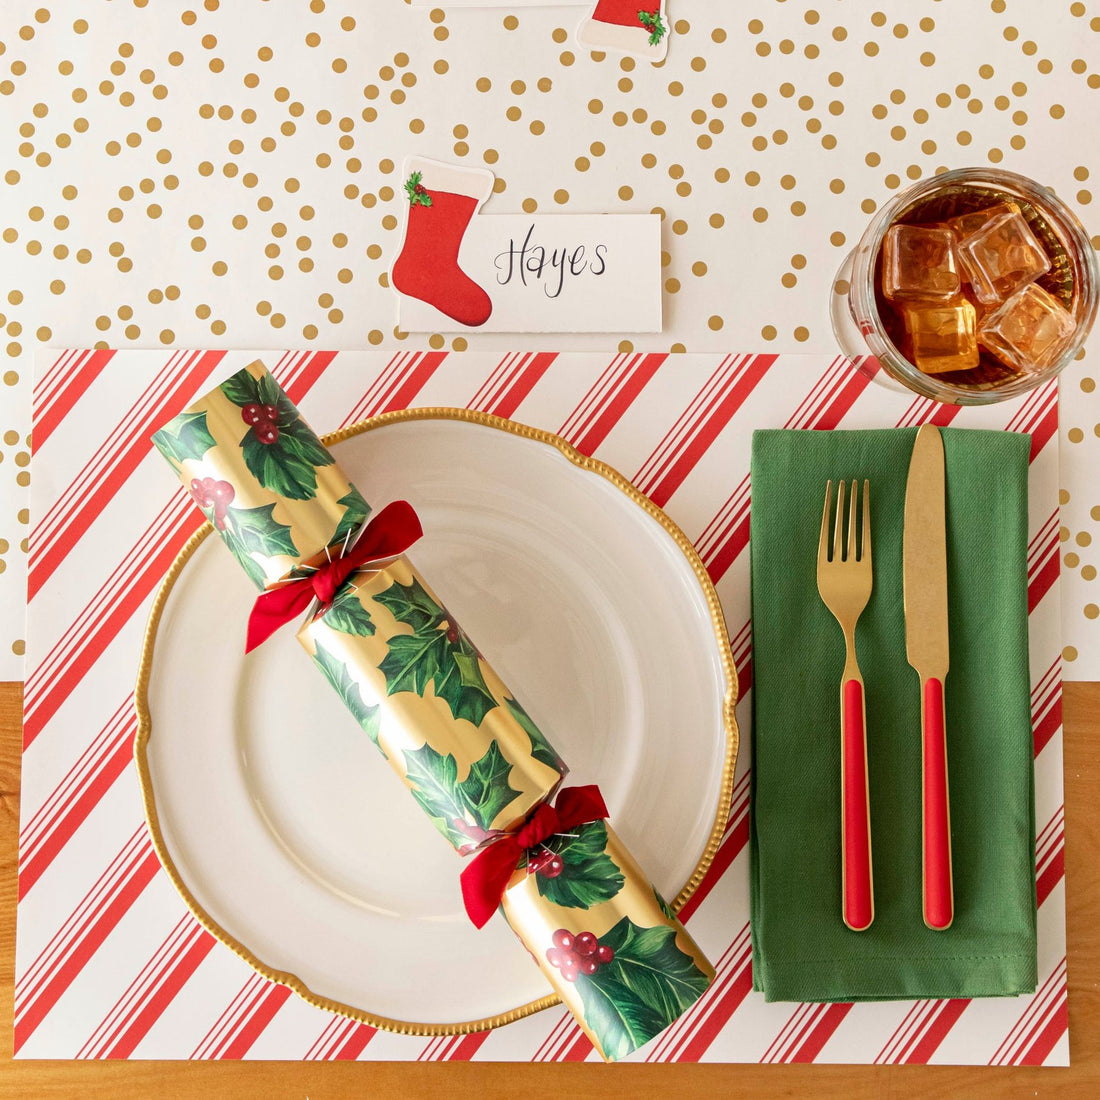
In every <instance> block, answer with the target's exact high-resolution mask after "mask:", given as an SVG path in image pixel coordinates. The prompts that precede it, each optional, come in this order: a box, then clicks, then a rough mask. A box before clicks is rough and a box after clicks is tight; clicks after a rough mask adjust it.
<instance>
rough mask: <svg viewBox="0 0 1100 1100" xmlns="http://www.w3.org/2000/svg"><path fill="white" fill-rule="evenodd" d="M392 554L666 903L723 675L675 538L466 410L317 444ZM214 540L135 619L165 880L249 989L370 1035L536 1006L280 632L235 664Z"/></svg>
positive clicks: (331, 699) (241, 615) (538, 440)
mask: <svg viewBox="0 0 1100 1100" xmlns="http://www.w3.org/2000/svg"><path fill="white" fill-rule="evenodd" d="M325 442H326V444H328V445H329V446H330V447H331V449H332V452H333V454H334V455H335V457H336V460H337V461H338V462H339V463H340V464H341V466H342V467H343V468H344V469H345V471H346V472H347V473H348V475H349V476H350V477H351V479H352V480H353V481H354V482H355V483H356V484H357V485H358V486H359V487H360V489H361V490H362V491H363V493H364V495H365V496H366V497H367V499H368V500H370V501H371V503H372V504H373V505H374V506H375V508H376V509H377V508H378V507H380V506H381V505H383V504H385V503H386V502H388V501H390V500H394V499H399V498H404V499H407V500H409V501H411V502H412V503H413V504H414V505H415V506H416V508H417V510H418V511H419V513H420V516H421V519H422V521H423V524H424V529H425V537H424V538H423V539H422V540H421V541H420V542H419V543H418V544H417V545H416V546H415V547H414V548H413V550H412V552H411V556H412V557H413V560H414V561H415V562H416V564H417V566H418V568H419V569H420V570H421V571H422V572H423V573H424V575H425V576H426V577H427V578H428V579H429V580H430V581H431V583H432V585H433V587H434V588H435V589H436V590H437V591H438V592H439V593H440V594H441V596H443V598H445V599H446V601H447V605H448V607H450V608H451V610H453V611H454V612H455V615H456V617H457V618H458V619H459V621H460V622H461V623H462V624H463V626H464V627H465V628H466V630H467V631H468V632H469V634H470V635H471V636H472V637H473V639H474V640H475V642H476V643H477V644H478V645H479V646H480V647H481V649H482V650H483V651H484V652H485V653H486V655H487V657H488V659H489V660H490V661H491V662H492V664H493V666H494V667H495V668H496V670H497V671H498V672H499V673H500V675H501V676H502V678H503V679H504V682H505V683H507V684H508V685H509V686H510V687H511V688H512V689H513V690H514V691H515V693H516V695H517V697H518V698H519V699H520V700H521V702H523V703H524V705H525V706H526V707H527V709H528V711H529V712H530V713H531V715H532V716H533V717H534V718H535V720H536V721H537V722H538V724H539V725H540V727H541V728H542V729H543V730H544V731H545V732H546V733H547V735H548V736H549V737H550V739H551V741H552V742H553V744H554V745H555V747H556V748H557V749H558V751H559V752H560V753H561V754H562V756H563V757H564V759H565V760H566V761H567V762H568V764H569V765H570V768H571V769H572V774H571V777H570V782H573V783H591V782H595V783H598V784H599V785H600V787H601V789H602V791H603V794H604V797H605V799H606V801H607V804H608V807H609V809H610V811H611V821H612V823H613V824H614V826H615V828H616V830H617V831H618V832H619V834H620V835H621V836H622V838H623V840H624V841H625V842H626V844H627V845H628V846H629V847H630V849H631V850H632V851H633V852H634V854H635V855H636V856H637V857H638V859H639V861H640V862H641V864H642V866H643V867H645V868H646V870H647V871H648V873H649V875H650V876H651V877H652V879H653V881H654V884H655V885H656V886H657V888H658V889H659V890H660V891H661V892H662V893H663V894H665V896H666V897H669V898H675V899H676V904H677V905H682V904H683V903H684V902H685V901H686V900H687V899H688V897H690V895H691V894H692V892H693V891H694V890H695V888H696V886H697V885H698V883H699V881H700V879H701V878H702V877H703V874H704V873H705V872H706V870H707V868H708V866H709V865H710V862H711V860H712V858H713V856H714V852H715V850H716V849H717V846H718V843H719V841H720V839H721V836H722V832H723V830H724V827H725V823H726V818H727V814H728V811H729V802H730V791H731V786H732V779H733V770H734V764H735V761H736V756H737V744H738V732H737V726H736V722H735V719H734V710H733V708H734V703H735V702H736V696H737V681H736V674H735V671H734V668H733V662H732V659H731V655H730V649H729V641H728V638H727V636H726V629H725V625H724V622H723V619H722V613H721V609H720V606H719V604H718V599H717V596H716V595H715V592H714V589H713V587H712V585H711V583H710V581H709V579H708V578H707V575H706V571H705V570H704V568H703V565H702V563H701V562H700V561H699V559H698V557H697V556H696V554H695V552H694V550H693V549H692V548H691V545H690V543H689V542H688V541H687V539H686V538H685V536H684V535H683V533H682V532H681V531H680V530H679V528H677V527H676V526H675V525H674V524H673V523H672V522H671V521H670V520H669V519H668V517H667V516H665V515H664V513H663V512H661V511H660V510H659V509H657V508H656V507H655V506H654V505H653V504H651V503H650V502H649V501H648V500H646V499H645V498H644V497H643V496H641V495H640V494H639V493H638V492H637V491H636V490H635V489H634V488H633V487H632V486H631V485H630V484H629V483H628V482H627V481H626V480H625V479H624V478H622V477H621V476H620V475H619V474H617V473H616V472H615V471H614V470H612V469H611V468H610V467H608V466H606V465H604V464H602V463H599V462H596V461H594V460H592V459H590V458H587V457H585V456H583V455H581V454H580V453H579V452H577V451H575V450H574V449H573V448H572V447H570V446H569V445H568V444H567V443H566V442H565V441H564V440H561V439H559V438H558V437H556V436H553V435H550V434H548V433H545V432H539V431H536V430H534V429H531V428H527V427H524V426H522V425H519V424H515V423H513V422H511V421H505V420H500V419H498V418H495V417H490V416H486V415H483V414H480V413H474V412H468V411H466V410H457V409H419V410H412V411H409V412H399V413H389V414H387V415H385V416H381V417H378V418H376V419H374V420H370V421H366V422H364V423H362V424H359V425H356V426H354V427H352V428H349V429H347V430H344V431H341V432H338V433H336V434H335V435H332V436H329V437H327V438H326V440H325ZM209 530H210V528H209V525H207V526H206V527H204V528H203V529H202V530H200V531H199V532H198V533H197V534H196V535H195V536H194V538H192V539H191V541H190V542H189V543H188V544H187V546H185V547H184V549H183V552H182V553H181V554H180V556H179V557H178V558H177V560H176V561H175V563H174V564H173V566H172V568H171V570H170V571H169V573H168V576H167V578H166V580H165V582H164V585H163V587H162V588H161V590H160V592H159V594H158V596H157V599H156V601H155V604H154V607H153V612H152V615H151V618H150V621H149V626H148V630H147V633H146V638H145V647H144V651H143V653H142V661H141V668H140V673H139V678H138V685H137V707H138V714H139V719H140V728H139V733H138V738H137V744H136V758H137V765H138V771H139V774H140V777H141V785H142V791H143V795H144V798H145V806H146V812H147V815H148V819H149V824H150V828H151V830H152V834H153V839H154V842H155V844H156V847H157V852H158V854H159V855H160V858H161V861H162V863H163V864H164V866H165V869H166V870H167V871H168V874H169V875H170V877H171V878H172V881H173V882H174V884H175V885H176V888H177V889H178V890H179V891H180V893H181V894H182V895H183V897H184V899H185V901H186V902H187V904H188V906H189V907H190V908H191V910H192V911H193V912H194V913H195V915H196V916H197V917H198V919H199V920H200V921H201V922H202V923H203V925H205V927H206V928H208V929H209V930H210V931H211V932H212V933H213V934H214V935H215V936H217V937H218V938H219V939H221V940H222V941H223V942H225V943H226V944H228V945H229V946H230V947H231V948H232V949H233V950H234V951H236V952H237V953H238V954H240V955H241V956H242V957H243V958H245V959H246V960H247V961H248V962H249V963H251V965H252V966H254V967H255V968H256V969H257V970H258V971H260V972H261V973H262V974H265V975H267V976H268V977H270V978H273V979H275V980H276V981H280V982H284V983H286V984H288V985H290V986H291V987H292V988H293V989H294V990H295V991H296V992H298V993H299V994H300V995H301V996H302V997H304V998H305V999H306V1000H308V1001H310V1002H311V1003H313V1004H316V1005H318V1006H320V1007H322V1008H325V1009H329V1010H331V1011H335V1012H341V1013H344V1014H346V1015H349V1016H352V1017H354V1018H356V1019H360V1020H363V1021H364V1022H367V1023H370V1024H373V1025H375V1026H377V1027H383V1028H388V1029H392V1030H397V1031H402V1032H407V1033H412V1034H425V1035H427V1034H441V1033H458V1032H466V1031H477V1030H481V1029H484V1028H489V1027H495V1026H497V1025H500V1024H503V1023H507V1022H509V1021H511V1020H515V1019H518V1018H519V1017H521V1016H525V1015H528V1014H529V1013H532V1012H535V1011H537V1010H538V1009H540V1008H545V1007H546V1006H548V1005H550V1004H553V1003H555V1002H556V1000H557V998H556V997H555V996H554V995H553V994H551V993H550V991H549V987H548V986H547V985H546V982H545V979H544V978H543V976H542V974H541V973H540V972H539V970H538V968H537V967H535V966H534V964H533V963H532V962H531V959H530V958H529V957H528V955H527V952H526V951H525V950H524V948H523V946H522V944H521V943H520V942H519V940H518V939H517V938H516V937H515V935H514V934H513V933H512V932H511V930H510V929H509V928H508V927H507V925H506V924H505V923H504V921H503V920H502V919H500V918H494V919H493V920H492V921H491V922H490V923H489V925H488V926H487V927H486V928H484V929H482V930H481V931H478V930H476V929H475V928H474V927H473V925H471V924H470V922H469V921H468V920H467V918H466V916H465V914H464V912H463V908H462V901H461V895H460V891H459V878H458V876H459V873H460V871H461V870H462V866H463V864H462V862H461V860H460V859H459V858H458V857H457V856H456V855H455V854H454V853H453V852H452V851H451V849H450V848H449V847H448V845H446V844H445V843H443V842H442V840H441V839H440V837H439V835H438V834H437V833H436V831H435V829H434V828H433V827H432V825H431V824H430V822H429V821H428V819H427V818H425V817H424V816H423V814H422V812H421V811H420V809H419V808H418V807H417V805H416V803H415V802H414V801H413V799H412V798H411V797H410V796H409V794H408V792H407V790H405V789H404V787H403V786H402V784H401V783H400V782H399V781H398V780H397V779H396V778H395V776H394V775H393V773H392V772H391V771H390V769H389V768H388V767H387V766H386V764H385V762H384V761H383V760H382V759H381V758H380V757H379V756H378V755H377V753H376V750H375V749H374V747H373V745H372V744H371V743H370V741H369V739H368V738H366V737H365V736H364V735H363V733H362V731H361V730H360V729H359V727H358V725H357V724H356V722H355V721H353V720H352V719H351V718H350V716H349V715H348V714H347V713H346V712H345V711H344V710H343V709H342V705H341V703H340V700H339V698H338V697H337V695H336V693H335V692H333V691H332V690H331V688H330V687H329V686H328V684H327V683H326V682H325V680H324V678H323V677H321V676H319V675H318V674H317V673H316V671H315V670H314V669H313V668H312V667H311V665H310V662H309V659H308V658H307V656H306V654H305V653H304V652H303V651H302V649H301V648H300V646H299V645H298V643H297V641H296V640H295V638H294V630H293V629H292V628H290V627H288V628H286V629H285V630H283V631H282V632H280V633H279V634H278V635H276V636H275V637H274V638H272V639H271V640H270V641H269V642H267V643H266V644H265V645H264V646H262V647H261V648H260V649H259V650H257V651H255V652H254V653H252V654H251V655H249V656H247V657H246V656H245V655H244V652H243V649H244V646H243V642H244V628H245V622H246V620H247V618H248V612H249V610H250V607H251V603H252V601H253V600H254V598H255V595H256V592H255V590H254V589H253V588H252V587H251V585H250V584H249V582H248V580H247V579H246V578H245V576H244V574H243V573H242V572H241V570H240V567H239V566H238V565H237V563H236V562H235V561H234V560H233V558H232V556H231V555H230V554H228V553H226V551H225V548H224V547H223V546H222V545H221V544H220V542H219V541H218V540H217V539H208V538H207V537H206V536H207V535H208V534H209Z"/></svg>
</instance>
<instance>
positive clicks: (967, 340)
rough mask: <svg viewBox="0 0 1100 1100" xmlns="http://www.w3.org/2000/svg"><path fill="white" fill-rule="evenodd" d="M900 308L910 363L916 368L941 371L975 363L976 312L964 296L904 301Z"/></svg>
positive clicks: (976, 357) (929, 372) (934, 371)
mask: <svg viewBox="0 0 1100 1100" xmlns="http://www.w3.org/2000/svg"><path fill="white" fill-rule="evenodd" d="M903 309H904V313H905V331H906V332H907V333H908V336H909V345H910V351H911V353H912V359H913V364H914V366H916V367H917V368H918V369H919V370H922V371H924V373H925V374H944V373H945V372H946V371H954V370H973V368H974V367H976V366H977V365H978V357H979V352H978V338H977V333H976V329H977V321H978V316H977V312H976V311H975V309H974V307H973V306H972V305H971V304H970V302H968V301H967V300H966V299H965V298H964V299H963V300H962V301H961V302H959V303H957V304H955V305H937V304H934V303H928V304H927V305H913V304H906V305H905V306H904V307H903Z"/></svg>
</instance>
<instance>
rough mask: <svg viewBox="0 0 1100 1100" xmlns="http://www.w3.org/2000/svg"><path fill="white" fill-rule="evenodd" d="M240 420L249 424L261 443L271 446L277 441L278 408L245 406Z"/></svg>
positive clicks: (274, 406) (271, 406) (272, 406)
mask: <svg viewBox="0 0 1100 1100" xmlns="http://www.w3.org/2000/svg"><path fill="white" fill-rule="evenodd" d="M241 419H242V420H243V421H244V422H245V423H246V424H251V425H252V428H253V430H254V431H255V433H256V438H257V439H258V440H259V441H260V442H261V443H266V444H271V443H276V442H278V439H279V424H278V420H279V407H278V406H277V405H255V404H251V405H245V406H244V408H243V409H241Z"/></svg>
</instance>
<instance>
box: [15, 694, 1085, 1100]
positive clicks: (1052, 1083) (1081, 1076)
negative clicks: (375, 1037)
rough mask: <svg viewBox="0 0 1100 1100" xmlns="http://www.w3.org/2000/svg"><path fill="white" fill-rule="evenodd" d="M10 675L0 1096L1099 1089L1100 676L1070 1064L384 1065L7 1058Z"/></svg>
mask: <svg viewBox="0 0 1100 1100" xmlns="http://www.w3.org/2000/svg"><path fill="white" fill-rule="evenodd" d="M21 712H22V694H21V685H20V684H12V683H8V684H0V799H2V800H3V809H2V814H3V820H2V823H0V1097H5V1098H6V1097H13V1098H15V1097H19V1098H20V1100H38V1098H57V1100H77V1098H80V1097H110V1098H111V1100H149V1098H150V1097H156V1098H158V1100H159V1098H162V1097H163V1098H174V1097H203V1098H213V1100H255V1098H263V1100H267V1098H272V1100H275V1098H283V1097H287V1098H289V1097H294V1098H298V1100H306V1098H308V1100H332V1098H339V1097H356V1098H363V1097H367V1098H371V1100H374V1098H384V1097H402V1098H404V1097H419V1096H430V1097H432V1098H433V1100H443V1098H445V1097H451V1096H455V1097H463V1098H470V1100H482V1098H495V1097H502V1098H504V1097H507V1098H514V1097H517V1096H520V1095H529V1096H543V1095H559V1096H568V1097H569V1100H582V1098H586V1097H608V1098H613V1100H627V1098H630V1100H634V1098H635V1097H642V1096H667V1097H672V1096H676V1095H680V1096H682V1097H684V1098H694V1097H703V1096H706V1097H710V1096H789V1097H803V1096H815V1097H820V1098H832V1097H836V1098H837V1100H840V1098H842V1097H843V1098H848V1097H853V1096H884V1097H909V1096H920V1097H922V1098H925V1097H926V1098H929V1100H934V1098H937V1097H948V1096H951V1097H954V1096H967V1097H969V1096H980V1097H982V1100H992V1098H994V1097H1007V1096H1012V1097H1016V1096H1021V1097H1022V1096H1058V1097H1059V1098H1063V1097H1076V1096H1081V1097H1085V1096H1091V1097H1095V1096H1100V683H1089V684H1080V683H1078V684H1066V685H1065V697H1064V717H1065V783H1066V856H1065V861H1066V896H1067V910H1068V915H1067V920H1068V928H1067V936H1068V942H1069V961H1068V967H1069V1021H1070V1023H1069V1027H1070V1059H1071V1062H1072V1065H1071V1067H1070V1069H1068V1070H1066V1069H1042V1068H1025V1069H1015V1068H1013V1069H1002V1068H994V1069H989V1068H975V1067H954V1066H748V1065H732V1064H723V1065H696V1066H693V1065H622V1066H604V1065H596V1064H579V1065H526V1064H516V1063H492V1062H484V1063H478V1062H473V1063H469V1064H462V1065H458V1064H453V1063H423V1064H419V1063H405V1062H402V1063H385V1062H340V1063H316V1062H32V1061H12V1057H11V1052H12V1003H13V985H14V971H15V899H16V853H17V850H18V831H19V746H20V733H21Z"/></svg>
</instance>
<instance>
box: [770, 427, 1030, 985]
mask: <svg viewBox="0 0 1100 1100" xmlns="http://www.w3.org/2000/svg"><path fill="white" fill-rule="evenodd" d="M915 438H916V430H915V429H891V430H883V431H852V432H841V431H833V432H818V431H759V432H756V433H755V435H754V436H753V451H752V540H751V557H752V609H753V688H754V690H753V695H754V703H753V706H754V720H753V734H752V764H753V773H752V774H753V785H752V834H751V882H752V887H751V888H752V941H753V984H754V987H755V988H756V989H761V990H763V991H764V994H765V997H766V999H767V1000H769V1001H787V1000H799V1001H854V1000H889V999H908V998H931V997H989V996H1001V995H1008V994H1017V993H1027V992H1031V991H1033V990H1034V989H1035V984H1036V971H1037V961H1036V932H1035V924H1036V905H1035V819H1034V799H1033V779H1034V769H1033V748H1032V735H1031V709H1030V684H1029V671H1028V636H1027V612H1028V608H1027V472H1028V451H1029V443H1030V440H1029V438H1028V437H1027V436H1025V435H1018V434H1015V433H1010V432H995V431H972V430H965V429H951V428H947V429H944V431H943V443H944V453H945V458H946V470H947V475H946V477H947V567H948V585H949V595H948V603H949V615H950V644H951V671H950V672H949V673H948V676H947V680H946V685H945V689H946V695H945V698H946V708H945V709H946V715H947V756H948V769H949V788H950V798H951V838H952V855H953V866H954V887H955V920H954V923H953V925H952V926H951V927H950V928H949V929H948V930H946V931H944V932H933V931H931V930H929V929H928V928H926V927H925V925H924V922H923V919H922V915H921V912H922V911H921V733H920V720H921V715H920V691H919V685H918V680H917V674H916V673H915V672H914V671H913V669H912V668H911V667H910V666H909V664H908V662H907V661H906V657H905V615H904V607H903V589H902V528H903V518H904V506H905V483H906V478H907V475H908V468H909V459H910V455H911V452H912V449H913V441H914V439H915ZM829 478H832V479H833V480H834V482H835V481H836V480H837V479H838V478H840V479H848V481H849V483H850V481H851V479H853V478H857V479H859V480H860V481H861V482H862V479H863V478H867V479H869V480H870V483H871V523H872V528H871V530H872V535H873V560H874V590H873V591H872V593H871V599H870V602H869V603H868V605H867V608H866V610H865V611H864V612H863V615H862V616H861V617H860V620H859V625H858V627H857V630H856V649H857V653H858V656H859V661H860V666H861V669H862V672H863V678H864V680H865V682H866V700H867V758H868V770H869V778H870V800H871V843H872V859H873V866H874V893H875V921H874V924H873V925H872V926H871V928H870V929H869V930H867V931H865V932H852V931H851V930H849V929H848V928H847V927H846V926H845V925H844V923H843V921H842V920H841V860H840V850H841V849H840V702H839V685H840V677H841V671H842V668H843V665H844V643H843V637H842V634H841V631H840V627H839V626H838V625H837V623H836V620H835V619H834V618H833V616H832V615H831V614H830V612H829V610H828V608H826V606H825V604H824V603H823V602H822V600H821V597H820V596H819V595H818V591H817V580H816V562H817V541H818V533H819V530H820V525H821V511H822V505H823V503H824V499H825V482H826V480H827V479H829Z"/></svg>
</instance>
